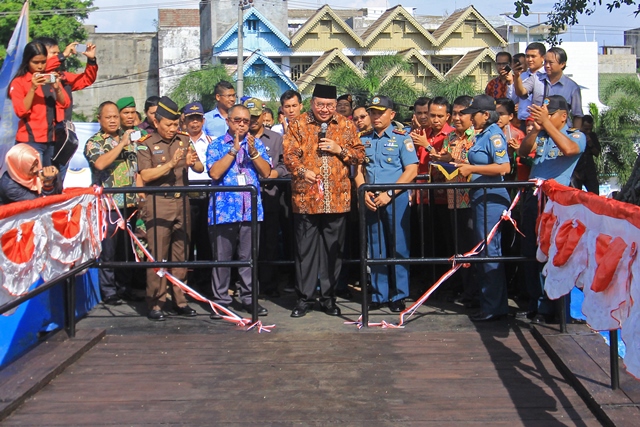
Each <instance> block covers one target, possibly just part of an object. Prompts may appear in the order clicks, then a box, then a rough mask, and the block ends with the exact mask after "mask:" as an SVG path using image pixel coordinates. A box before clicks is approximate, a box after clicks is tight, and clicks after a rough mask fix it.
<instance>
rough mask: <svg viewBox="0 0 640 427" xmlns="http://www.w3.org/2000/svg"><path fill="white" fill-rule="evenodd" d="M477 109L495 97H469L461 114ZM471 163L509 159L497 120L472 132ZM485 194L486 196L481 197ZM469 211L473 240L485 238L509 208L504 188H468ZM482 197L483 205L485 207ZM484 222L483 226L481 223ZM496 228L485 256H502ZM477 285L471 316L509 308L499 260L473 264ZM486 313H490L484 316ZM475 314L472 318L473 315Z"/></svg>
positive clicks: (476, 178)
mask: <svg viewBox="0 0 640 427" xmlns="http://www.w3.org/2000/svg"><path fill="white" fill-rule="evenodd" d="M478 111H495V100H494V99H493V98H491V97H490V96H488V95H478V96H476V97H475V98H473V101H472V103H471V106H470V107H468V108H467V109H464V110H462V114H474V113H476V112H478ZM467 158H468V160H469V163H470V164H472V165H490V164H494V163H498V164H503V163H509V155H508V154H507V141H506V138H505V136H504V133H502V130H501V129H500V127H499V126H498V125H497V124H495V123H494V124H491V125H489V126H487V127H486V128H484V129H483V130H482V131H481V132H480V133H478V134H477V135H476V141H475V143H474V145H473V146H472V147H471V148H470V149H469V151H468V153H467ZM471 182H476V183H494V182H503V178H502V176H500V175H497V176H488V175H480V174H475V173H474V174H472V175H471ZM485 194H486V199H485ZM469 196H470V198H471V211H472V215H473V236H474V240H475V242H476V243H478V242H481V241H483V240H484V239H485V236H486V235H485V230H486V232H487V233H489V232H490V231H491V228H493V226H494V225H495V224H496V223H498V222H499V221H500V218H501V216H502V212H503V211H505V210H506V209H508V208H509V204H510V199H509V193H508V192H507V190H506V189H505V188H487V189H486V191H485V190H484V189H482V188H479V189H473V190H471V191H470V193H469ZM485 200H486V207H485ZM485 224H486V227H485ZM500 241H501V233H500V228H498V231H497V232H496V234H495V235H494V236H493V239H492V240H491V242H490V243H489V245H487V246H486V249H485V250H484V251H483V252H482V253H481V254H480V255H481V256H486V257H498V256H502V247H501V243H500ZM476 271H477V274H478V284H479V287H480V310H481V314H482V315H480V314H479V315H478V316H477V317H476V316H472V317H471V319H472V320H493V319H497V318H499V317H500V316H503V315H506V314H507V313H508V310H509V305H508V299H507V298H508V297H507V282H506V276H505V272H504V265H503V264H502V263H501V262H488V263H479V264H477V265H476ZM483 315H484V316H483ZM486 316H491V317H489V318H487V317H486ZM474 317H475V318H474Z"/></svg>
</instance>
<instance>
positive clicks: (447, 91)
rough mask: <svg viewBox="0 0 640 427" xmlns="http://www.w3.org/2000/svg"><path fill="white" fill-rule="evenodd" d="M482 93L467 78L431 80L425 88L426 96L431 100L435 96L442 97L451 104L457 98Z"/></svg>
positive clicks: (471, 80)
mask: <svg viewBox="0 0 640 427" xmlns="http://www.w3.org/2000/svg"><path fill="white" fill-rule="evenodd" d="M481 93H482V91H480V90H478V88H477V87H476V84H475V82H474V80H473V79H472V78H471V77H469V76H466V77H462V78H460V77H447V78H445V79H444V80H442V81H440V80H437V79H433V80H432V81H431V82H430V83H429V85H428V86H427V94H426V95H428V96H430V97H431V98H435V97H436V96H443V97H445V98H447V99H448V100H449V102H453V100H454V99H456V98H457V97H459V96H462V95H468V96H475V95H479V94H481Z"/></svg>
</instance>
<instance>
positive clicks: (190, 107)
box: [182, 102, 204, 117]
mask: <svg viewBox="0 0 640 427" xmlns="http://www.w3.org/2000/svg"><path fill="white" fill-rule="evenodd" d="M182 114H184V116H185V117H188V116H193V115H195V114H197V115H200V116H204V108H202V104H200V103H199V102H192V103H190V104H187V105H185V106H184V107H182Z"/></svg>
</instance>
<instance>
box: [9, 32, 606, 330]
mask: <svg viewBox="0 0 640 427" xmlns="http://www.w3.org/2000/svg"><path fill="white" fill-rule="evenodd" d="M76 48H77V44H76V43H72V44H71V45H69V46H68V47H67V48H66V49H65V50H64V51H63V52H60V49H59V48H58V46H57V43H56V42H55V40H52V39H38V40H34V41H33V42H31V43H29V44H28V45H27V46H26V48H25V51H24V57H23V58H24V59H23V62H22V65H21V67H20V69H19V71H18V73H17V75H16V76H15V78H14V80H13V81H12V83H11V85H10V88H9V96H10V98H11V100H12V102H13V105H14V110H15V113H16V115H17V116H18V117H19V119H20V121H19V128H18V132H17V135H16V145H15V146H14V147H12V148H11V149H10V150H9V152H8V153H7V156H6V159H5V161H6V165H7V172H6V173H5V174H4V175H3V176H2V178H1V181H0V203H10V202H14V201H20V200H29V199H34V198H37V197H41V196H44V195H48V194H55V193H56V192H60V191H61V189H62V181H63V179H64V173H65V170H66V164H61V163H57V162H56V161H55V152H54V148H53V143H52V141H53V131H54V128H55V126H56V124H57V123H59V122H61V121H63V120H64V119H65V118H66V119H68V118H69V117H70V113H71V108H72V92H73V91H75V90H80V89H82V88H84V87H87V86H89V85H91V84H92V83H93V81H95V78H96V75H97V70H98V67H97V61H96V48H95V46H94V45H91V44H88V45H86V46H83V49H82V50H83V52H82V53H83V54H84V55H85V56H86V57H87V66H86V69H85V70H84V72H83V73H81V74H73V73H69V72H66V71H62V69H63V64H64V61H65V60H66V58H67V57H69V56H70V55H72V54H77V53H78V52H77V49H76ZM496 62H497V71H498V73H499V75H498V77H496V78H495V79H494V80H491V81H490V82H489V84H488V85H487V87H486V90H485V94H483V95H477V96H475V97H472V96H466V95H465V96H459V97H457V98H456V99H453V100H449V99H446V98H443V97H435V98H433V99H429V98H426V97H420V98H418V99H417V100H416V101H415V103H414V105H413V106H412V108H411V109H412V113H413V114H412V117H410V118H409V120H408V123H409V124H407V125H404V124H402V123H400V122H399V121H397V119H399V118H398V117H396V113H397V109H396V106H395V104H394V101H393V95H394V94H393V93H385V94H378V95H376V96H374V97H373V98H372V99H368V100H366V102H365V103H364V104H362V105H360V104H358V105H354V102H353V98H352V96H351V95H349V94H345V95H342V96H338V93H337V91H336V88H335V87H333V86H327V85H322V84H318V85H316V86H315V88H314V90H313V94H312V97H311V101H310V108H309V110H308V111H306V112H303V99H302V96H301V94H300V93H298V92H296V91H293V90H288V91H286V92H285V93H284V94H282V96H281V98H280V104H281V105H280V108H279V109H278V111H277V114H276V115H275V116H274V112H273V111H271V110H269V109H268V108H266V107H265V106H264V103H263V101H261V100H259V99H256V98H250V97H244V98H242V99H240V100H238V99H237V97H236V92H235V89H234V87H233V85H232V84H231V83H229V82H226V81H221V82H219V83H218V84H217V85H216V86H215V89H214V93H215V98H216V101H217V104H216V108H215V109H213V110H212V111H209V112H205V111H204V109H203V107H202V105H201V104H200V103H199V102H193V103H190V104H188V105H185V106H183V107H182V108H180V107H179V106H178V105H176V103H175V102H173V101H172V100H171V99H170V98H168V97H166V96H163V97H157V96H152V97H150V98H148V99H147V101H146V103H145V105H144V120H142V115H141V114H140V113H138V111H137V106H136V104H135V100H134V99H133V97H125V98H121V99H119V100H115V101H105V102H103V103H101V104H100V105H99V107H98V109H97V113H98V121H99V124H100V131H99V132H98V133H96V134H95V135H94V136H92V137H91V138H90V139H89V140H88V141H87V143H86V145H85V148H84V156H85V157H86V159H87V160H88V162H89V165H90V168H91V172H92V177H93V183H94V184H97V185H101V186H104V187H128V188H129V189H130V190H131V191H130V192H128V193H126V194H116V195H114V202H115V205H114V206H110V211H109V216H108V230H107V237H106V239H105V240H104V241H103V243H102V254H101V259H102V260H103V261H114V260H116V259H117V258H118V257H119V256H120V255H121V254H122V252H123V251H121V250H120V249H119V248H123V246H122V242H123V241H124V232H123V230H119V229H118V227H117V223H118V217H119V214H118V210H121V211H123V212H127V213H128V214H129V213H132V212H134V211H135V212H136V214H135V215H134V216H132V217H131V221H132V223H133V224H137V225H138V226H137V227H136V233H139V235H140V236H141V237H145V238H146V242H147V243H148V247H149V249H150V251H151V253H152V255H153V256H154V258H155V259H157V260H172V261H186V260H187V259H191V260H193V259H197V260H217V261H231V260H234V259H235V260H243V261H245V260H249V259H250V258H251V241H252V229H251V223H250V221H251V217H252V215H253V214H254V212H252V211H251V209H252V207H251V198H250V194H249V192H234V191H217V192H211V193H207V192H202V191H199V187H198V186H199V185H209V183H210V184H211V185H214V186H223V187H224V186H233V187H236V186H250V185H253V186H255V187H256V188H258V189H259V190H260V191H259V195H258V203H257V212H255V215H256V216H257V219H258V221H259V224H260V226H259V233H260V239H259V248H260V260H262V261H266V262H265V263H263V264H261V267H260V268H259V286H260V293H261V295H264V296H266V297H269V298H278V297H279V296H280V291H293V292H296V294H297V296H298V299H297V303H296V305H295V307H294V308H293V310H292V312H291V317H302V316H305V315H306V314H307V313H308V312H309V311H310V310H311V309H312V308H313V307H314V304H316V303H317V302H319V306H320V308H321V310H322V311H323V312H325V313H326V314H328V315H331V316H338V315H340V314H341V313H340V308H339V307H338V306H337V305H336V296H342V297H348V296H349V290H348V288H347V287H346V286H345V282H346V280H345V271H346V268H343V260H344V259H345V257H347V252H350V254H351V256H353V254H357V253H358V252H357V239H356V240H355V241H354V239H353V236H356V237H357V235H356V233H354V232H353V231H354V229H356V228H357V227H356V225H355V224H357V216H356V215H354V213H355V212H356V211H357V210H359V209H364V210H365V212H366V213H365V217H366V230H367V241H368V253H369V257H371V258H374V259H375V258H388V257H396V258H408V257H410V256H424V255H425V248H424V245H425V242H428V241H431V242H434V244H432V245H430V247H429V248H427V250H426V255H427V256H439V257H450V256H452V255H453V254H454V250H455V249H454V248H456V249H457V251H458V253H464V252H466V251H468V250H469V249H471V247H473V246H474V245H475V244H476V243H478V242H481V241H483V240H485V237H486V236H485V231H486V227H487V224H488V227H489V229H490V228H491V227H492V226H493V225H494V224H496V223H497V222H499V221H500V218H501V215H502V212H503V211H504V210H505V209H507V208H508V207H509V206H510V204H511V200H512V199H511V197H512V194H511V193H510V192H509V191H507V189H505V188H504V187H500V186H492V187H489V188H486V189H482V188H473V189H460V188H458V189H455V190H454V189H439V190H435V191H433V190H429V191H427V190H419V191H411V192H407V191H400V190H397V189H389V190H388V191H380V192H366V193H365V194H364V206H362V205H360V206H358V202H357V196H356V194H357V188H358V187H360V186H361V185H363V184H365V183H366V184H402V183H410V182H414V181H416V178H417V182H424V180H425V179H427V176H428V179H429V180H430V181H431V182H474V183H486V184H487V185H493V184H499V183H501V182H503V181H504V180H512V181H526V180H528V179H555V180H557V181H558V182H559V183H561V184H565V185H570V184H573V185H574V186H577V187H578V188H582V186H583V185H584V186H586V188H587V189H588V190H589V191H594V192H597V191H598V190H597V189H598V183H597V179H596V173H595V163H594V156H597V155H598V154H599V152H600V146H599V144H598V140H597V137H596V135H595V134H594V133H593V132H592V124H593V119H592V118H591V117H590V116H585V115H584V114H583V112H582V100H581V96H580V88H579V86H578V85H577V84H576V83H575V82H573V81H572V80H571V79H570V78H568V77H567V76H566V75H564V73H563V70H564V68H565V66H566V63H567V55H566V53H565V52H564V50H562V49H561V48H551V49H550V50H549V51H546V49H545V46H544V45H542V44H540V43H532V44H530V45H529V46H528V47H527V49H526V51H525V53H523V54H518V55H515V56H514V57H513V58H512V56H511V55H510V54H509V53H507V52H500V53H498V54H497V61H496ZM580 129H582V131H581V130H580ZM276 178H289V179H290V181H286V182H285V180H282V179H276ZM189 185H191V186H193V192H190V193H188V194H184V193H182V192H176V191H172V187H174V186H178V187H179V186H189ZM145 186H152V187H166V192H164V193H158V194H154V195H151V194H145V191H144V187H145ZM200 190H201V188H200ZM152 197H153V198H154V199H155V200H154V201H153V203H151V202H150V199H151V198H152ZM519 208H520V211H521V214H522V221H521V223H520V227H521V230H522V231H523V233H524V235H525V237H524V238H523V239H522V242H521V254H522V255H524V256H528V257H531V258H533V257H534V256H535V251H536V239H535V223H536V218H537V215H538V202H537V197H535V196H534V195H533V192H532V191H531V190H527V191H526V192H525V194H524V197H523V199H522V202H521V203H520V206H519ZM419 215H423V218H422V220H423V221H425V223H426V224H427V226H426V227H424V229H425V230H427V231H428V232H429V233H430V234H431V235H430V236H429V238H425V236H420V235H419V233H417V230H416V223H417V220H418V218H417V217H418V216H419ZM412 227H413V230H412ZM454 229H456V230H457V231H456V232H455V233H454V231H453V230H454ZM348 236H352V237H351V238H349V237H348ZM454 236H456V239H457V240H456V241H455V242H454ZM502 240H503V239H502V238H501V234H500V229H499V230H498V233H497V234H496V236H495V237H494V238H493V239H492V240H491V243H490V244H489V245H487V247H486V252H485V254H486V255H487V256H501V255H502V253H503V250H502V245H501V242H502ZM417 246H419V247H417ZM125 250H126V248H125ZM279 258H285V259H293V264H294V274H292V275H291V276H290V277H289V281H288V282H287V283H288V284H287V285H285V287H284V288H283V289H279V286H278V285H279V283H280V281H279V277H278V274H277V272H276V269H275V268H274V266H273V264H270V263H269V261H274V260H277V259H279ZM541 267H542V266H541V265H539V264H538V263H535V262H527V263H523V269H524V274H523V277H524V283H523V284H524V286H523V289H522V290H521V292H520V294H521V295H524V296H525V297H526V298H528V301H529V306H528V307H527V310H526V311H524V312H522V313H519V314H518V315H522V316H527V317H528V318H530V319H532V320H533V321H535V322H552V321H554V315H555V312H554V304H552V303H551V301H549V300H548V299H547V298H546V297H545V294H544V290H543V283H544V278H543V277H542V275H541V271H542V268H541ZM123 270H126V271H119V270H117V269H116V270H114V269H108V268H101V269H100V273H99V279H100V289H101V293H102V299H103V302H104V303H105V304H119V303H120V302H121V299H138V298H140V297H139V296H138V295H136V293H135V292H134V289H133V287H134V286H135V283H136V282H140V281H142V282H145V281H146V298H144V299H146V301H147V305H148V312H147V317H148V318H149V319H150V320H154V321H161V320H165V319H166V312H167V311H173V312H175V313H177V314H178V315H184V316H195V315H196V312H195V310H193V309H192V308H191V307H189V305H188V304H187V300H186V298H185V296H184V294H183V292H182V290H181V289H180V288H179V287H177V286H174V285H172V284H171V283H169V282H167V280H166V278H165V277H161V275H158V274H157V273H156V271H154V270H153V269H148V270H147V272H146V278H144V277H135V273H132V270H131V269H123ZM171 273H172V274H173V275H174V276H175V277H176V278H177V279H179V280H183V281H188V283H189V284H190V285H191V286H193V287H195V288H196V289H198V290H199V291H201V292H202V293H204V294H206V295H209V296H210V297H211V298H212V300H213V301H214V302H216V303H217V304H219V305H222V306H224V307H230V306H231V304H232V303H233V302H234V300H233V296H232V295H233V292H230V288H232V287H234V288H236V290H235V295H237V298H238V299H239V303H240V304H241V306H242V308H243V309H244V310H246V311H247V312H249V313H251V314H254V313H253V310H254V305H253V304H252V288H253V286H256V285H257V284H255V283H252V274H251V270H250V268H249V267H243V268H238V269H237V271H232V269H231V268H227V267H214V268H212V269H201V268H199V269H195V270H194V271H192V272H191V273H188V271H187V269H185V268H172V269H171ZM370 273H371V275H370V280H371V283H370V285H371V295H372V297H371V302H370V304H369V310H378V309H381V308H383V307H385V306H386V307H388V308H389V310H390V311H391V312H401V311H403V310H404V309H405V308H406V306H405V299H406V298H407V297H408V296H409V283H410V280H409V279H410V274H409V267H408V266H406V265H373V266H371V269H370ZM416 274H419V273H416ZM455 282H456V292H457V293H458V298H459V300H460V301H461V302H463V303H464V304H465V305H466V306H467V307H469V308H475V309H478V310H477V311H476V312H474V313H473V314H471V316H470V317H471V320H473V321H476V322H483V321H493V320H499V319H501V318H503V317H504V316H505V315H506V314H507V312H508V294H507V278H506V273H505V267H504V265H503V264H502V263H500V262H489V263H478V264H475V267H474V268H473V269H471V271H470V270H469V269H463V270H461V272H460V273H459V274H458V275H457V276H456V277H455ZM362 285H364V284H362ZM168 294H170V298H169V299H170V302H169V301H167V300H168V298H167V296H168ZM257 310H258V311H257V313H255V314H257V315H259V316H265V315H267V314H268V312H267V309H266V308H264V307H262V306H261V305H260V304H257ZM211 317H212V318H220V316H219V315H218V314H217V313H215V312H214V313H213V314H212V315H211Z"/></svg>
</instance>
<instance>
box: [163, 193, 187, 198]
mask: <svg viewBox="0 0 640 427" xmlns="http://www.w3.org/2000/svg"><path fill="white" fill-rule="evenodd" d="M162 197H164V198H165V199H179V198H180V197H182V193H164V194H162Z"/></svg>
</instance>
